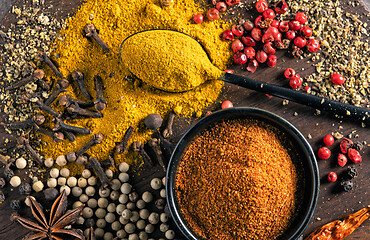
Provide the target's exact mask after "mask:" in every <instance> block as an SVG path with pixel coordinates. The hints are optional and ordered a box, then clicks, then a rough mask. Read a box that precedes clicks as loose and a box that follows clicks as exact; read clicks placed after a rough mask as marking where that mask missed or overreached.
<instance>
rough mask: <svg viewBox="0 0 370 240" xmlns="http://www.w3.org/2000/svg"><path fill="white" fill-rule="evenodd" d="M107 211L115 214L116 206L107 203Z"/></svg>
mask: <svg viewBox="0 0 370 240" xmlns="http://www.w3.org/2000/svg"><path fill="white" fill-rule="evenodd" d="M107 211H108V212H111V213H113V212H115V211H116V204H114V203H109V204H108V206H107Z"/></svg>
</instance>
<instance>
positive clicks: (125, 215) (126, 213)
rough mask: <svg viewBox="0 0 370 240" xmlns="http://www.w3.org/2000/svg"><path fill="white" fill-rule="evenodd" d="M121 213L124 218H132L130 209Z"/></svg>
mask: <svg viewBox="0 0 370 240" xmlns="http://www.w3.org/2000/svg"><path fill="white" fill-rule="evenodd" d="M121 215H122V217H123V218H124V219H130V218H131V217H132V212H131V210H130V209H125V210H123V212H122V214H121Z"/></svg>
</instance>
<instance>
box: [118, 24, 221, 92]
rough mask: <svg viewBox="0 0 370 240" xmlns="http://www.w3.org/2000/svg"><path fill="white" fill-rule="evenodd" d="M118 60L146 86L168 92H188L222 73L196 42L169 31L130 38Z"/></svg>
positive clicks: (151, 32) (153, 32)
mask: <svg viewBox="0 0 370 240" xmlns="http://www.w3.org/2000/svg"><path fill="white" fill-rule="evenodd" d="M153 53H155V54H153ZM121 58H122V61H123V62H124V63H125V64H126V66H127V67H128V68H129V69H130V71H131V72H132V73H133V74H135V75H136V76H137V77H138V78H140V79H141V80H143V81H144V82H145V83H147V84H148V85H151V86H153V87H155V88H158V89H161V90H165V91H170V92H183V91H188V90H191V89H193V88H195V87H197V86H199V85H200V84H202V83H204V82H205V81H207V80H216V79H217V78H218V77H219V76H220V75H221V74H222V71H221V70H219V69H218V68H217V67H215V66H214V65H213V64H212V63H211V61H210V60H209V59H208V56H207V53H206V52H205V51H204V50H203V48H202V46H201V45H200V44H199V43H198V42H197V41H196V40H195V39H193V38H191V37H190V36H188V35H186V34H183V33H180V32H176V31H170V30H151V31H144V32H141V33H137V34H134V35H133V36H130V37H129V38H128V39H126V41H124V43H123V44H122V47H121Z"/></svg>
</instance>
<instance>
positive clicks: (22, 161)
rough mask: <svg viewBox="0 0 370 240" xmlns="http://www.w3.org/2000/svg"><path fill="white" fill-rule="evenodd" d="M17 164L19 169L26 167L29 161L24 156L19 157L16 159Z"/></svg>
mask: <svg viewBox="0 0 370 240" xmlns="http://www.w3.org/2000/svg"><path fill="white" fill-rule="evenodd" d="M15 166H16V167H17V168H18V169H24V168H25V167H26V166H27V161H26V159H24V158H23V157H20V158H18V159H17V160H16V161H15Z"/></svg>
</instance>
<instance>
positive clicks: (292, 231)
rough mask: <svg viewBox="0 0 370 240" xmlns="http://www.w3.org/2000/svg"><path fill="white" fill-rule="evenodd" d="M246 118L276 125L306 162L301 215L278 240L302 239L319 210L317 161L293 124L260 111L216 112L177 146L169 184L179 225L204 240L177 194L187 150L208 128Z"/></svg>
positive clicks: (169, 198) (194, 239) (197, 239)
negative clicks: (182, 210) (179, 170)
mask: <svg viewBox="0 0 370 240" xmlns="http://www.w3.org/2000/svg"><path fill="white" fill-rule="evenodd" d="M245 118H251V119H258V120H262V121H264V122H266V123H268V124H271V125H272V126H275V127H277V128H278V129H279V130H280V131H283V132H285V133H286V134H287V136H288V137H289V138H290V139H291V141H292V143H293V144H294V146H295V148H296V150H297V153H298V154H299V156H300V161H302V164H301V165H302V166H303V171H304V173H303V174H304V177H305V184H304V190H303V191H302V192H303V197H302V205H301V207H300V208H299V209H298V211H299V212H298V214H296V217H295V219H294V220H293V223H292V224H291V226H290V227H289V228H288V229H287V230H286V231H285V232H284V233H283V234H282V235H281V236H280V237H279V238H278V239H279V240H294V239H298V238H299V237H300V236H301V235H302V233H303V231H304V229H305V228H306V227H307V225H308V223H309V222H310V219H311V217H312V215H313V213H314V210H315V207H316V203H317V198H318V195H319V184H320V182H319V172H318V167H317V162H316V158H315V154H314V153H313V151H312V149H311V146H310V144H309V143H308V142H307V140H306V139H305V138H304V136H303V135H302V134H301V133H300V132H299V131H298V130H297V129H296V128H295V127H294V126H293V125H292V124H291V123H289V122H288V121H286V120H285V119H283V118H281V117H279V116H277V115H275V114H273V113H270V112H268V111H264V110H261V109H256V108H229V109H225V110H221V111H217V112H214V113H212V114H211V115H209V116H207V117H205V118H203V119H201V120H200V121H199V122H198V123H196V124H195V125H194V126H193V127H192V128H191V129H190V130H189V131H188V132H187V133H185V135H184V136H183V137H182V138H181V140H180V141H179V143H178V144H177V146H176V148H175V150H174V152H173V154H172V156H171V160H170V162H169V165H168V169H167V182H166V194H167V202H168V207H169V210H170V213H171V215H172V217H173V220H174V221H175V223H176V225H177V226H178V228H179V229H180V230H181V232H182V233H183V234H184V235H185V236H186V237H187V238H188V239H190V240H201V239H203V238H202V237H200V236H198V235H197V234H196V233H195V232H194V231H193V230H192V229H191V227H190V226H189V224H188V223H187V222H186V220H185V219H184V217H183V215H182V213H181V209H180V207H179V204H178V200H177V196H176V191H175V180H176V172H177V168H178V166H179V163H180V161H181V158H182V155H183V153H184V152H185V151H186V149H187V146H188V144H189V143H190V142H191V141H192V140H193V139H194V138H195V137H196V136H197V134H198V133H200V132H201V131H203V130H205V129H207V128H208V127H211V126H212V125H213V124H214V123H216V122H222V121H224V120H231V119H245Z"/></svg>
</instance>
